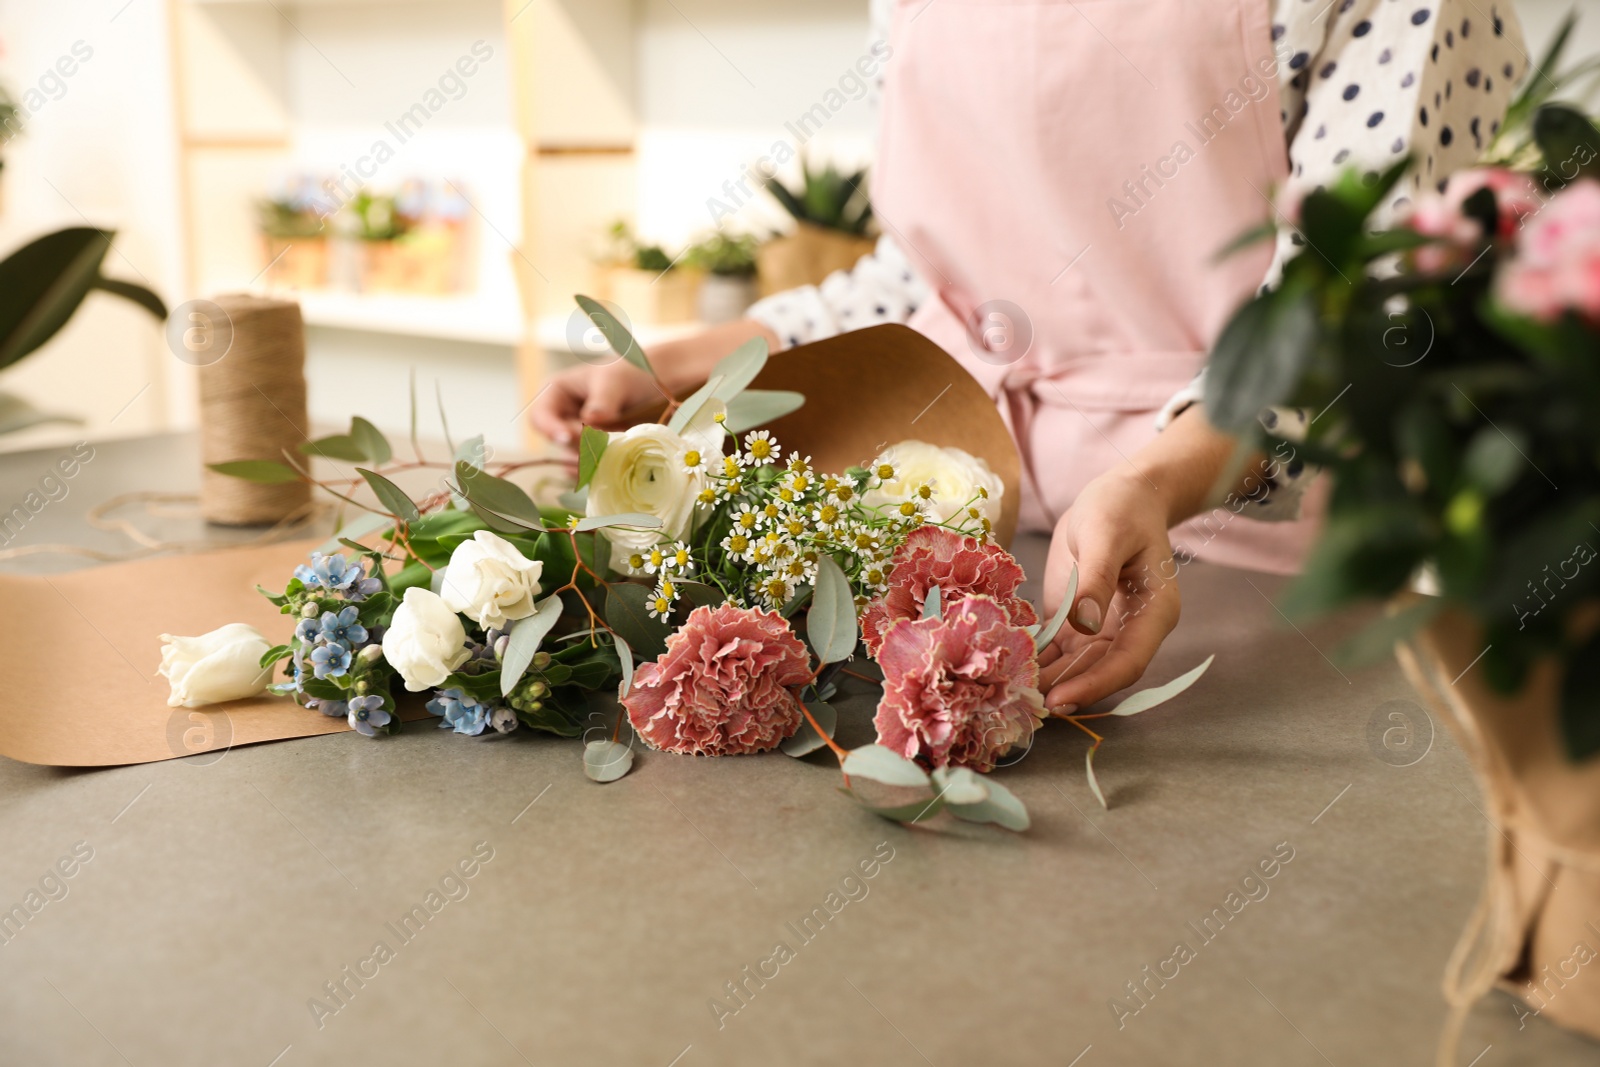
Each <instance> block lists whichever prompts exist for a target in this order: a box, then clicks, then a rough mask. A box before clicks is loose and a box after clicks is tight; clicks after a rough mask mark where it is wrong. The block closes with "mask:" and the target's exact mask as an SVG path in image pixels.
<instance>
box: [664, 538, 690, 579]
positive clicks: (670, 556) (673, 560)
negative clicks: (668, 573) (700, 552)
mask: <svg viewBox="0 0 1600 1067" xmlns="http://www.w3.org/2000/svg"><path fill="white" fill-rule="evenodd" d="M667 566H668V567H671V568H672V573H673V574H680V575H681V574H693V573H694V555H693V553H691V552H690V551H689V546H688V545H687V544H685V543H684V542H682V541H679V542H678V543H677V544H675V545H673V546H672V547H671V548H670V549H668V551H667Z"/></svg>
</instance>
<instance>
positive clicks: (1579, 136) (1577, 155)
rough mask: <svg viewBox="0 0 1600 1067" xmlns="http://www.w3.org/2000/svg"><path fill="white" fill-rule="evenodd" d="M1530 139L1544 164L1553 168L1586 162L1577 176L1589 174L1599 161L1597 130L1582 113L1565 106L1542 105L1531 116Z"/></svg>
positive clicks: (1599, 151) (1599, 133) (1598, 134)
mask: <svg viewBox="0 0 1600 1067" xmlns="http://www.w3.org/2000/svg"><path fill="white" fill-rule="evenodd" d="M1533 139H1534V141H1535V142H1537V143H1538V145H1539V151H1540V152H1542V153H1543V154H1544V159H1545V163H1546V164H1548V165H1550V166H1552V167H1554V168H1557V169H1563V168H1566V167H1570V166H1573V165H1574V164H1575V161H1576V160H1579V159H1586V160H1588V161H1589V165H1588V166H1585V167H1583V168H1581V169H1580V170H1579V173H1580V174H1586V175H1588V174H1593V173H1594V167H1595V165H1596V160H1600V130H1596V129H1595V126H1594V123H1593V122H1591V121H1589V118H1588V116H1586V115H1585V114H1584V113H1583V112H1581V111H1579V110H1577V109H1576V108H1572V107H1568V106H1566V105H1565V104H1546V105H1545V106H1544V107H1541V108H1540V109H1539V110H1538V111H1537V112H1535V113H1534V116H1533ZM1565 176H1566V175H1563V177H1565Z"/></svg>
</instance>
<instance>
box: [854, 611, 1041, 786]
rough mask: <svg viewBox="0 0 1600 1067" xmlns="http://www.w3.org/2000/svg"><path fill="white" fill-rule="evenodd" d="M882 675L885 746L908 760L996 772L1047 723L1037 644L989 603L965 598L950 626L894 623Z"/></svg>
mask: <svg viewBox="0 0 1600 1067" xmlns="http://www.w3.org/2000/svg"><path fill="white" fill-rule="evenodd" d="M878 665H879V666H880V667H882V668H883V676H884V683H883V699H882V700H880V701H879V702H878V714H877V717H876V718H875V719H873V725H874V726H876V727H877V728H878V743H879V744H881V745H883V746H884V747H886V748H889V749H893V750H894V751H895V752H898V753H900V754H901V755H902V756H905V757H907V758H908V759H910V758H915V757H917V756H924V757H926V758H927V759H928V760H929V761H930V762H932V764H933V765H934V766H935V767H947V766H948V767H970V768H971V769H972V770H975V771H991V770H993V769H994V765H995V760H997V759H998V758H1000V757H1001V756H1003V755H1005V754H1006V753H1007V752H1008V751H1010V749H1011V746H1012V745H1015V744H1016V743H1017V742H1019V741H1022V740H1025V739H1026V738H1028V737H1030V736H1031V735H1032V733H1033V730H1034V728H1035V727H1037V726H1038V725H1039V722H1040V719H1041V716H1042V715H1043V710H1044V698H1043V697H1042V696H1041V695H1040V694H1039V690H1038V688H1037V685H1038V681H1039V664H1038V661H1037V660H1036V659H1035V658H1034V653H1033V639H1032V638H1031V637H1029V636H1028V634H1027V631H1025V630H1023V629H1021V628H1020V627H1017V626H1014V625H1012V623H1011V620H1010V619H1009V618H1008V617H1007V615H1006V609H1005V608H1004V607H1003V606H1002V605H1001V604H1000V603H999V602H998V601H996V600H994V599H993V598H992V597H986V596H968V597H962V598H961V599H960V600H956V601H953V602H951V603H947V604H946V605H945V608H944V614H943V617H940V618H930V619H918V620H916V621H902V622H898V623H896V624H895V625H894V626H891V627H890V628H889V631H888V633H886V634H884V636H883V646H882V648H881V650H880V652H879V654H878Z"/></svg>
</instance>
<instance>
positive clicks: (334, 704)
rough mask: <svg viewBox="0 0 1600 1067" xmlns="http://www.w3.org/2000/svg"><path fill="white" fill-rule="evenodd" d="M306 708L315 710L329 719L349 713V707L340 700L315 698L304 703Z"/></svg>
mask: <svg viewBox="0 0 1600 1067" xmlns="http://www.w3.org/2000/svg"><path fill="white" fill-rule="evenodd" d="M306 707H308V708H316V709H317V710H318V711H320V712H322V714H324V715H326V716H327V717H328V718H330V719H337V718H341V717H342V716H344V715H346V714H348V713H349V711H350V706H349V705H348V704H346V703H345V702H344V701H342V700H317V699H316V698H315V697H313V698H312V699H310V700H308V701H306Z"/></svg>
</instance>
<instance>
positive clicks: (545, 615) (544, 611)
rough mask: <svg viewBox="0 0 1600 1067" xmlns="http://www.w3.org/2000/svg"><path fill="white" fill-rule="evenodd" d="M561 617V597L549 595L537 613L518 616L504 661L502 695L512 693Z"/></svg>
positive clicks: (502, 661)
mask: <svg viewBox="0 0 1600 1067" xmlns="http://www.w3.org/2000/svg"><path fill="white" fill-rule="evenodd" d="M560 618H561V598H560V597H558V596H549V597H545V598H544V599H543V600H541V601H540V602H539V604H538V606H537V607H535V608H534V611H533V614H532V615H529V616H528V617H527V618H525V619H518V620H517V621H516V622H515V623H513V624H512V626H511V637H510V639H509V640H508V641H507V642H506V651H505V656H504V657H503V658H502V659H501V661H500V695H501V696H509V695H511V690H513V689H515V688H516V686H517V683H518V682H520V681H522V676H523V675H524V674H526V673H527V671H528V664H530V663H532V662H533V654H534V653H535V652H537V651H539V645H540V644H541V643H542V642H543V641H544V639H545V635H546V634H548V633H549V632H550V629H551V627H553V626H555V624H556V622H557V620H559V619H560Z"/></svg>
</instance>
